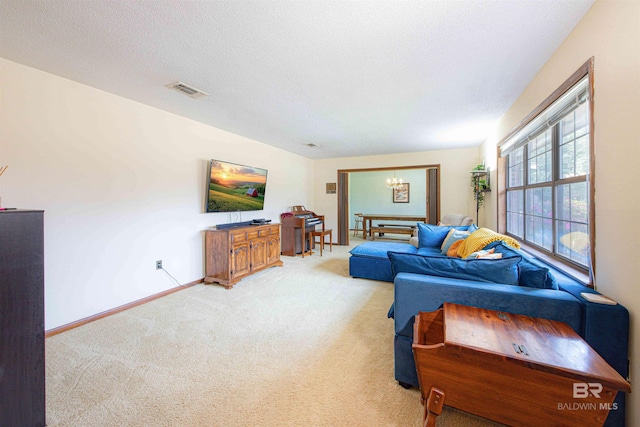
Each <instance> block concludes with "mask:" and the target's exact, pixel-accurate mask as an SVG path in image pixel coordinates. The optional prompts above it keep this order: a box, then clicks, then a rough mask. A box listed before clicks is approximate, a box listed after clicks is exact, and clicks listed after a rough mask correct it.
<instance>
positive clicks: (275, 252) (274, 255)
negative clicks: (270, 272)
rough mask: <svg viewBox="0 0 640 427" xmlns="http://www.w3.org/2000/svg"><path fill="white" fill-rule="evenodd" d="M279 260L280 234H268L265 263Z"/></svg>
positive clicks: (269, 263)
mask: <svg viewBox="0 0 640 427" xmlns="http://www.w3.org/2000/svg"><path fill="white" fill-rule="evenodd" d="M279 260H280V236H278V235H275V236H269V238H268V239H267V265H272V264H275V263H276V262H278V261H279Z"/></svg>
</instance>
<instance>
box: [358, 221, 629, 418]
mask: <svg viewBox="0 0 640 427" xmlns="http://www.w3.org/2000/svg"><path fill="white" fill-rule="evenodd" d="M445 228H446V229H445ZM418 229H419V236H418V241H419V244H418V247H416V246H413V245H411V244H409V243H395V242H394V243H392V242H365V243H362V244H360V245H358V246H357V247H355V248H354V249H352V250H351V257H350V259H349V271H350V275H351V276H353V277H359V278H367V279H373V280H381V281H389V282H393V283H394V303H393V305H392V306H391V308H390V310H389V313H388V316H389V317H391V318H393V319H394V328H395V337H394V363H395V378H396V380H398V382H399V383H400V384H401V385H402V386H404V387H410V386H418V378H417V374H416V368H415V363H414V358H413V353H412V347H411V344H412V342H413V323H414V318H415V315H416V314H417V313H418V312H420V311H434V310H437V309H438V308H440V307H441V306H442V304H443V303H444V302H452V303H457V304H464V305H470V306H475V307H481V308H488V309H493V310H500V311H505V312H510V313H515V314H523V315H528V316H534V317H541V318H546V319H552V320H558V321H562V322H565V323H567V324H568V325H569V326H571V327H572V328H573V329H574V330H575V331H576V332H577V333H578V334H579V335H580V336H581V337H582V338H583V339H584V340H585V341H586V342H587V343H588V344H589V345H590V346H591V347H593V348H594V349H595V350H596V351H597V352H598V353H599V354H600V355H601V356H602V357H603V358H604V359H605V360H606V361H607V362H608V363H609V364H610V365H611V366H612V367H613V368H614V369H616V370H617V371H618V372H619V373H620V375H622V377H623V378H627V377H628V336H629V313H628V311H627V309H626V308H625V307H623V306H622V305H620V304H617V305H607V304H598V303H592V302H589V301H587V300H586V299H585V298H583V297H582V296H581V293H583V292H586V293H597V292H596V291H594V290H593V289H590V288H587V287H585V286H584V285H582V284H581V283H580V282H578V281H576V280H575V279H573V278H571V277H570V276H567V275H565V274H563V273H562V272H561V271H559V270H556V269H554V268H553V267H551V266H549V265H546V264H543V263H541V262H539V261H538V260H536V259H535V258H533V257H531V256H529V255H528V254H526V253H524V252H522V251H519V250H516V249H513V248H511V247H509V246H507V245H505V244H504V243H503V242H499V241H498V242H493V243H491V244H489V245H488V246H487V247H486V249H489V248H493V249H494V251H496V252H501V253H503V259H502V260H495V261H494V260H471V261H465V260H461V259H456V260H455V261H453V260H452V259H451V257H447V256H445V255H443V254H442V252H441V248H440V245H441V244H442V242H443V240H442V238H443V236H446V235H447V233H448V232H449V231H450V227H448V228H447V227H436V226H430V225H426V224H418ZM461 229H464V227H461ZM496 261H500V263H499V264H497V265H498V266H497V267H494V266H495V265H496V264H489V263H495V262H496ZM471 262H473V263H474V264H472V266H473V267H471V269H469V268H466V266H467V264H468V263H471ZM450 263H451V264H450ZM465 263H467V264H465ZM460 264H462V265H463V267H464V268H463V267H459V265H460ZM449 265H450V266H451V270H450V271H451V274H447V273H446V271H447V268H448V266H449ZM486 265H491V266H492V267H491V269H493V270H494V271H489V272H488V273H486V274H485V272H479V270H478V269H480V270H482V269H483V268H484V267H483V266H486ZM537 267H539V269H536V268H537ZM514 273H515V276H514ZM523 277H526V278H528V279H532V280H531V282H532V283H533V284H532V283H521V281H522V280H523ZM504 282H507V283H504ZM615 403H616V405H615V406H614V407H615V408H616V409H615V410H612V411H611V412H610V414H609V417H608V418H607V422H606V424H605V425H606V426H624V423H625V417H624V412H625V394H624V393H618V396H617V397H616V400H615Z"/></svg>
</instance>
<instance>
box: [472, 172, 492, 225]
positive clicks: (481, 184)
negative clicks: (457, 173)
mask: <svg viewBox="0 0 640 427" xmlns="http://www.w3.org/2000/svg"><path fill="white" fill-rule="evenodd" d="M471 188H473V199H474V200H475V202H476V223H478V213H479V211H480V208H481V207H483V206H484V193H487V192H489V191H491V184H490V175H489V168H487V167H485V165H484V163H482V164H480V165H478V166H476V167H475V168H473V169H472V170H471Z"/></svg>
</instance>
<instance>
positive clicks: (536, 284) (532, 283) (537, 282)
mask: <svg viewBox="0 0 640 427" xmlns="http://www.w3.org/2000/svg"><path fill="white" fill-rule="evenodd" d="M491 248H493V249H494V251H495V252H497V253H501V254H502V256H503V257H504V256H508V257H511V256H517V255H519V256H521V257H522V261H520V264H519V267H520V286H526V287H528V288H539V289H558V283H557V281H556V278H555V277H554V276H553V274H551V273H550V272H549V269H548V268H547V267H543V266H541V265H538V264H536V263H535V262H533V261H532V260H531V259H529V257H527V256H526V255H525V254H524V253H522V252H521V251H519V250H517V249H514V248H512V247H511V246H508V245H505V244H504V243H502V242H494V243H491V244H489V245H487V246H486V247H485V249H491Z"/></svg>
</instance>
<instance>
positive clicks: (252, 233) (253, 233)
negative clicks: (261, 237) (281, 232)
mask: <svg viewBox="0 0 640 427" xmlns="http://www.w3.org/2000/svg"><path fill="white" fill-rule="evenodd" d="M247 236H248V238H249V240H253V239H257V238H258V230H252V231H249V232H248V233H247Z"/></svg>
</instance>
